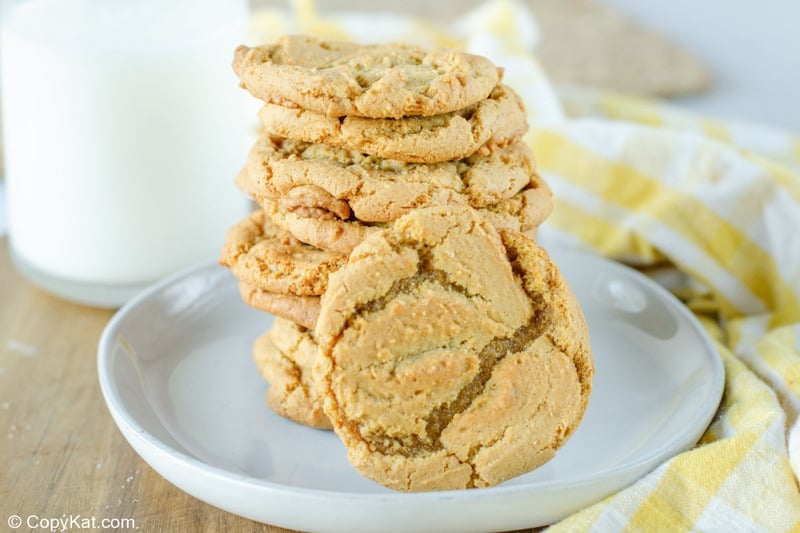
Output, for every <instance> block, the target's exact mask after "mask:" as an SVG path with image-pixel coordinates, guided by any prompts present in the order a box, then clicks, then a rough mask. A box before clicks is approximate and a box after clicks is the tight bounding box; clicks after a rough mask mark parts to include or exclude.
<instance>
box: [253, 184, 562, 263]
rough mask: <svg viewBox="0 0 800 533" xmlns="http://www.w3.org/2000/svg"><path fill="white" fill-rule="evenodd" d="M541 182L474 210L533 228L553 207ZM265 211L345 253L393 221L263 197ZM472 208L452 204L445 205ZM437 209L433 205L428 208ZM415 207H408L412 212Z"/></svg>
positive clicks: (501, 224) (500, 224)
mask: <svg viewBox="0 0 800 533" xmlns="http://www.w3.org/2000/svg"><path fill="white" fill-rule="evenodd" d="M541 184H542V185H541V186H538V187H528V188H526V189H523V190H522V191H520V192H518V193H517V194H515V195H514V196H512V197H511V198H507V199H505V200H502V201H500V202H498V203H497V204H493V205H489V206H486V207H483V208H480V209H477V210H474V211H475V212H476V213H477V214H478V215H479V216H480V217H481V218H483V219H484V220H486V221H488V222H490V223H491V224H492V225H494V226H495V227H496V228H505V229H513V230H517V231H523V232H531V234H533V233H532V230H535V229H536V228H537V227H538V225H539V224H540V223H541V222H542V221H544V219H545V218H547V215H548V214H549V213H550V211H551V210H552V206H553V204H552V193H551V191H550V188H549V187H547V185H546V184H545V183H544V182H541ZM261 206H262V208H263V209H264V212H265V213H267V215H268V216H269V217H270V218H271V219H272V221H273V222H274V223H275V224H276V225H278V226H280V227H282V228H284V229H285V230H287V231H288V232H290V233H291V234H292V235H293V236H294V237H295V238H297V239H298V240H300V241H302V242H304V243H307V244H310V245H311V246H315V247H317V248H322V249H323V250H331V251H334V252H339V253H343V254H349V253H350V252H351V251H352V250H353V248H355V247H356V246H358V244H359V243H360V242H361V241H363V240H364V239H365V238H366V237H367V236H368V235H370V234H372V233H375V232H377V231H380V230H381V229H382V228H385V227H386V226H387V225H390V224H391V223H372V224H368V223H364V222H360V221H358V220H352V219H350V220H343V219H340V218H337V217H336V216H335V215H334V214H332V213H331V212H329V211H327V210H325V209H322V208H319V207H309V206H297V207H294V206H291V207H286V206H285V205H281V204H280V203H278V202H274V201H272V200H269V199H264V200H263V201H262V203H261ZM450 208H452V209H458V210H461V209H470V208H467V207H459V206H451V207H444V208H443V209H450ZM429 209H434V208H429ZM413 212H415V210H409V211H408V213H409V214H410V213H413Z"/></svg>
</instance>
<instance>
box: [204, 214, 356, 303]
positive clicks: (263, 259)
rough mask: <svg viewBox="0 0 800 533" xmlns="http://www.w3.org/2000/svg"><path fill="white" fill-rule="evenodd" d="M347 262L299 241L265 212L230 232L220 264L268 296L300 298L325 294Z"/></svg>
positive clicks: (334, 253)
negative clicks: (335, 275) (333, 275)
mask: <svg viewBox="0 0 800 533" xmlns="http://www.w3.org/2000/svg"><path fill="white" fill-rule="evenodd" d="M345 261H347V257H346V256H344V255H343V254H339V253H336V252H330V251H327V250H320V249H319V248H314V247H313V246H309V245H307V244H305V243H302V242H300V241H298V240H297V239H295V238H294V237H292V235H291V234H290V233H289V232H288V231H286V230H284V229H282V228H280V227H278V226H276V225H275V224H274V223H273V222H272V220H271V219H270V218H269V217H267V216H265V215H264V212H263V211H261V210H258V211H255V212H253V213H251V214H250V215H248V216H247V218H245V219H244V220H242V221H241V222H239V223H238V224H236V225H234V226H233V227H232V228H231V229H230V230H229V231H228V236H227V238H226V240H225V244H224V246H223V248H222V255H221V257H220V264H221V265H222V266H227V267H230V269H231V271H232V272H233V274H234V275H235V276H236V277H237V278H239V279H240V280H242V281H244V282H247V283H248V284H250V285H252V286H254V287H258V288H259V289H264V290H265V291H268V292H276V293H292V294H296V295H298V296H309V295H317V296H318V295H320V294H322V293H323V292H325V287H327V285H328V275H329V274H330V273H331V272H334V271H336V270H338V269H339V268H340V267H341V266H342V265H343V264H344V263H345Z"/></svg>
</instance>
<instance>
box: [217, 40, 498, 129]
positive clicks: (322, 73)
mask: <svg viewBox="0 0 800 533" xmlns="http://www.w3.org/2000/svg"><path fill="white" fill-rule="evenodd" d="M233 70H234V71H235V72H236V75H237V76H239V80H240V81H241V83H242V86H243V87H244V88H246V89H247V90H248V91H249V92H250V94H252V95H253V96H255V97H256V98H260V99H261V100H264V101H265V102H270V103H274V104H279V105H284V106H287V105H288V106H292V105H294V106H296V107H301V108H303V109H310V110H311V111H315V112H317V113H323V114H325V115H327V116H330V117H341V116H345V115H353V116H359V117H370V118H401V117H405V116H411V115H423V116H429V115H439V114H442V113H449V112H451V111H455V110H457V109H461V108H464V107H468V106H470V105H473V104H475V103H477V102H479V101H480V100H483V99H484V98H486V97H487V96H488V95H489V93H490V92H491V91H492V89H493V88H494V87H495V85H497V83H498V81H499V80H500V71H499V70H498V68H497V67H496V66H494V65H493V64H492V63H491V61H489V60H488V59H486V58H484V57H480V56H476V55H472V54H467V53H463V52H458V51H452V50H447V51H435V52H427V51H425V50H423V49H421V48H418V47H416V46H408V45H402V44H376V45H360V44H355V43H349V42H339V41H321V40H319V39H315V38H313V37H309V36H299V35H291V36H285V37H282V38H281V39H279V40H278V42H277V44H274V45H266V46H259V47H255V48H248V47H246V46H240V47H239V48H237V49H236V52H235V54H234V59H233Z"/></svg>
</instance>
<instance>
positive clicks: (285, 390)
mask: <svg viewBox="0 0 800 533" xmlns="http://www.w3.org/2000/svg"><path fill="white" fill-rule="evenodd" d="M317 348H318V347H317V343H316V342H315V341H314V339H313V338H312V336H311V332H310V331H309V330H308V329H306V328H304V327H302V326H298V325H297V324H295V323H293V322H290V321H289V320H285V319H282V318H276V319H275V324H274V325H273V326H272V328H271V329H270V330H269V331H268V332H267V333H265V334H263V335H262V336H260V337H259V338H258V339H256V341H255V343H254V345H253V360H254V362H255V364H256V367H258V370H259V372H260V373H261V376H262V377H263V378H264V379H265V380H266V381H267V383H269V389H267V396H266V400H267V405H268V406H269V408H270V409H271V410H272V411H273V412H274V413H276V414H278V415H280V416H283V417H285V418H288V419H290V420H293V421H295V422H297V423H300V424H303V425H305V426H310V427H314V428H319V429H331V427H332V426H331V423H330V420H328V417H327V416H325V413H324V412H323V411H322V404H321V402H320V401H318V400H317V398H316V396H315V392H314V386H313V381H312V377H311V373H312V372H311V368H312V366H313V364H314V361H315V360H316V357H317Z"/></svg>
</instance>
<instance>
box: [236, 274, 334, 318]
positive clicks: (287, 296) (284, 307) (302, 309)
mask: <svg viewBox="0 0 800 533" xmlns="http://www.w3.org/2000/svg"><path fill="white" fill-rule="evenodd" d="M239 294H240V295H241V297H242V301H244V303H246V304H247V305H249V306H250V307H254V308H256V309H258V310H259V311H266V312H267V313H272V314H273V315H275V316H278V317H281V318H285V319H286V320H291V321H292V322H295V323H297V324H299V325H301V326H303V327H305V328H308V329H314V326H315V325H316V324H317V318H318V317H319V306H320V297H319V296H298V295H296V294H291V293H279V292H269V291H265V290H264V289H259V288H258V287H253V286H252V285H250V284H248V283H245V282H244V281H240V282H239Z"/></svg>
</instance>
